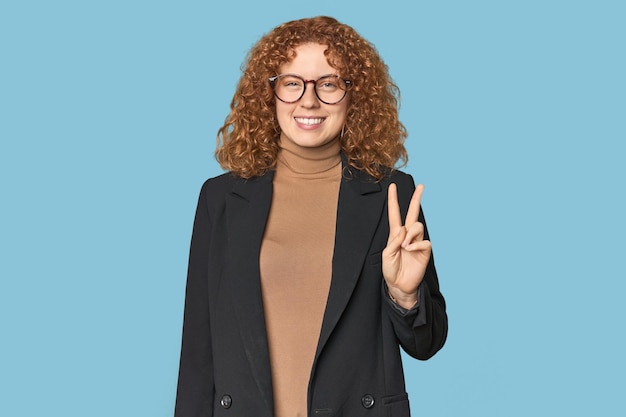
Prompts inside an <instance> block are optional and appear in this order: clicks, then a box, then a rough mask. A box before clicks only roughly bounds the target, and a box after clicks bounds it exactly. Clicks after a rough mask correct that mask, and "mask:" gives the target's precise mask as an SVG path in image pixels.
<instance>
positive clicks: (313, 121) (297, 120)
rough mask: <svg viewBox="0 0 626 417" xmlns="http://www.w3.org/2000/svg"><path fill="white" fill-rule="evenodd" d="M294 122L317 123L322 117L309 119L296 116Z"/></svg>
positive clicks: (320, 121)
mask: <svg viewBox="0 0 626 417" xmlns="http://www.w3.org/2000/svg"><path fill="white" fill-rule="evenodd" d="M295 119H296V122H298V123H302V124H303V125H318V124H320V123H322V122H323V121H324V119H321V118H319V119H310V118H300V117H296V118H295Z"/></svg>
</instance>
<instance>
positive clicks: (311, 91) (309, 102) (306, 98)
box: [300, 81, 320, 108]
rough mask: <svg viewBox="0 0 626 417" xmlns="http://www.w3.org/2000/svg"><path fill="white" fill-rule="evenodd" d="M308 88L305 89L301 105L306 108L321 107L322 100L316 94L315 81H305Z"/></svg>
mask: <svg viewBox="0 0 626 417" xmlns="http://www.w3.org/2000/svg"><path fill="white" fill-rule="evenodd" d="M305 83H306V88H305V89H304V95H303V96H302V98H301V99H300V105H301V106H302V107H305V108H315V107H319V105H320V100H319V99H318V98H317V95H316V94H315V81H305Z"/></svg>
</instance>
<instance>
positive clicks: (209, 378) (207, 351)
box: [174, 184, 214, 417]
mask: <svg viewBox="0 0 626 417" xmlns="http://www.w3.org/2000/svg"><path fill="white" fill-rule="evenodd" d="M206 188H207V186H206V184H205V185H204V186H203V187H202V190H201V192H200V198H199V200H198V206H197V209H196V216H195V220H194V225H193V234H192V237H191V249H190V252H189V267H188V272H187V286H186V291H185V310H184V319H183V336H182V345H181V355H180V368H179V374H178V388H177V392H176V407H175V411H174V416H175V417H201V416H202V417H210V416H212V415H213V397H214V394H213V391H214V387H213V384H214V381H213V356H212V347H211V346H212V345H211V326H210V321H209V289H208V277H209V271H208V269H209V266H208V253H209V249H210V244H211V242H210V236H211V220H210V217H209V212H208V204H207V191H206Z"/></svg>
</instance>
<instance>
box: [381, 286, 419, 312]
mask: <svg viewBox="0 0 626 417" xmlns="http://www.w3.org/2000/svg"><path fill="white" fill-rule="evenodd" d="M387 295H388V296H389V298H390V299H391V301H393V302H394V303H396V304H397V305H399V306H400V307H402V308H405V309H407V310H410V309H411V308H413V307H415V305H416V304H417V302H418V300H419V296H418V291H415V292H414V293H410V294H407V293H405V292H403V291H401V290H399V289H397V288H394V287H387Z"/></svg>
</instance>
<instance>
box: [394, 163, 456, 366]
mask: <svg viewBox="0 0 626 417" xmlns="http://www.w3.org/2000/svg"><path fill="white" fill-rule="evenodd" d="M406 177H408V181H406V182H410V184H404V186H403V185H402V184H401V182H400V181H399V182H397V185H398V189H399V190H401V191H400V192H399V193H398V195H399V198H400V199H401V200H404V202H402V201H401V202H400V205H401V207H404V213H403V216H405V215H406V210H407V209H408V202H409V201H410V198H411V196H412V194H413V191H414V190H415V185H414V183H413V179H412V178H411V177H410V176H408V175H407V176H406ZM418 220H419V221H420V222H421V223H422V224H423V225H424V239H427V240H429V239H430V237H429V235H428V228H427V227H426V219H425V218H424V213H423V210H422V209H420V213H419V217H418ZM383 283H384V280H383ZM398 307H399V306H397V305H395V304H394V302H393V301H392V300H391V299H390V298H389V295H388V294H387V288H386V286H385V285H383V308H384V309H385V310H387V314H388V316H389V318H390V320H391V322H392V324H393V328H394V331H395V334H396V337H397V338H398V341H399V343H400V345H401V346H402V348H403V349H404V351H405V352H406V353H408V354H409V355H410V356H412V357H414V358H416V359H422V360H425V359H428V358H430V357H432V356H433V355H434V354H435V353H437V352H438V351H439V350H440V349H441V348H442V347H443V345H444V343H445V341H446V338H447V335H448V316H447V314H446V302H445V300H444V298H443V295H442V294H441V291H440V289H439V280H438V278H437V271H436V269H435V261H434V258H433V255H432V254H431V257H430V260H429V261H428V266H427V267H426V273H425V274H424V279H423V281H422V283H421V284H420V287H419V302H418V305H417V307H414V308H412V309H410V310H404V309H402V308H398Z"/></svg>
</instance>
